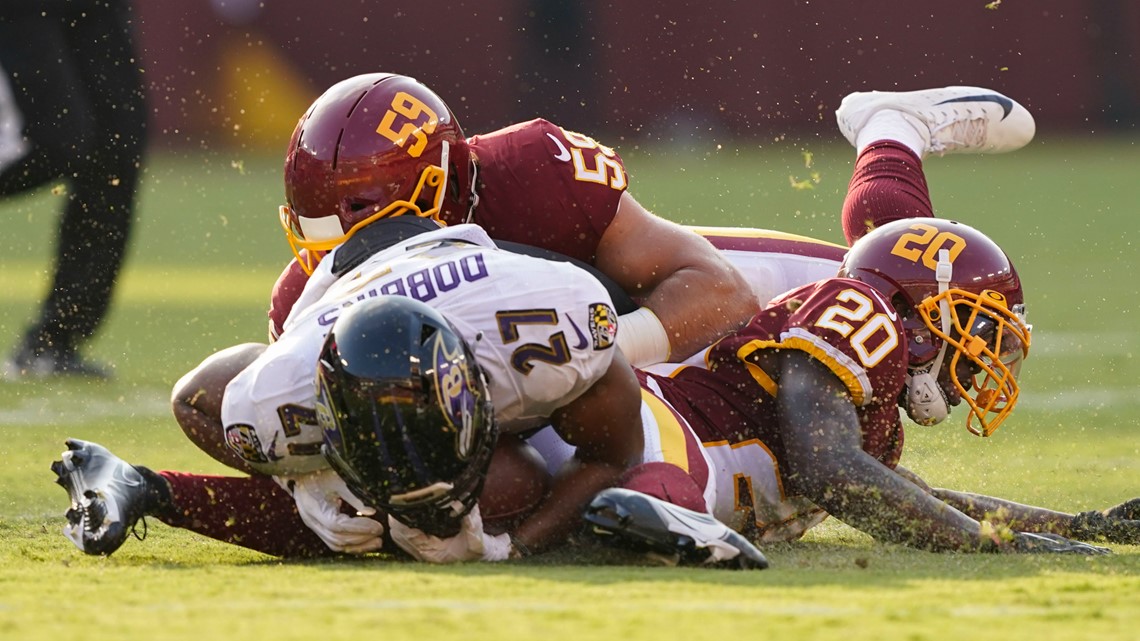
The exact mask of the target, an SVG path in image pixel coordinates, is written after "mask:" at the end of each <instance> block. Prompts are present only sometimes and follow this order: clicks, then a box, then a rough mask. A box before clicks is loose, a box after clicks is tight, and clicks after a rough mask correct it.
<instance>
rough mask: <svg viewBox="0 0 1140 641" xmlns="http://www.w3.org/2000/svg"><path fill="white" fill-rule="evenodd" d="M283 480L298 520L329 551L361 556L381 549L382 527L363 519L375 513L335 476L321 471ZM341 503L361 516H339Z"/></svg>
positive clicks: (341, 514)
mask: <svg viewBox="0 0 1140 641" xmlns="http://www.w3.org/2000/svg"><path fill="white" fill-rule="evenodd" d="M283 480H284V482H285V486H286V487H287V488H288V489H289V490H290V491H291V492H292V493H293V501H294V502H295V503H296V504H297V512H298V513H299V514H300V515H301V520H302V521H304V522H305V525H307V526H309V529H310V530H312V531H313V532H316V534H317V536H319V537H321V540H322V541H324V542H325V545H327V546H329V549H330V550H333V551H334V552H348V553H349V554H364V553H366V552H375V551H377V550H379V549H380V548H381V546H383V545H384V538H383V537H384V524H383V523H381V522H380V521H377V520H376V519H373V518H369V517H368V516H366V515H369V514H375V512H376V511H375V510H373V509H371V508H368V507H365V506H364V504H363V503H362V502H361V501H360V499H358V498H356V496H355V495H354V494H353V493H352V492H351V491H349V489H348V487H346V486H345V484H344V481H343V480H341V478H340V477H339V476H337V474H336V472H334V471H332V470H331V469H325V470H320V471H318V472H312V473H310V474H305V475H304V476H298V477H293V478H289V479H283ZM345 503H347V504H349V505H351V506H352V507H354V508H355V509H356V510H357V513H358V514H360V515H361V516H350V515H348V514H345V513H344V512H342V511H341V506H342V505H344V504H345Z"/></svg>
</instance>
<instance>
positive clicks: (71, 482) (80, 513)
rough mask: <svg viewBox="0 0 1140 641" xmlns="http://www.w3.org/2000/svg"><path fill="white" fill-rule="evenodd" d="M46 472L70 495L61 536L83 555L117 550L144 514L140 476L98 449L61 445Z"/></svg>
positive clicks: (79, 443) (143, 481) (81, 444)
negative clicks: (84, 553) (62, 451)
mask: <svg viewBox="0 0 1140 641" xmlns="http://www.w3.org/2000/svg"><path fill="white" fill-rule="evenodd" d="M51 471H53V472H55V473H56V475H57V477H58V478H56V481H55V482H56V483H58V484H59V485H61V486H63V489H65V490H67V493H68V495H70V496H71V508H70V509H69V510H67V525H65V526H64V527H63V534H64V536H66V537H67V538H68V539H70V540H71V542H72V543H74V544H75V546H76V547H78V548H79V549H80V550H83V551H84V552H86V553H87V554H111V553H112V552H114V551H115V550H118V549H119V547H120V546H121V545H122V544H123V542H124V541H126V540H127V535H128V534H130V533H131V532H132V531H133V530H134V527H135V523H137V522H138V520H139V519H140V518H142V517H143V514H144V512H145V508H146V502H147V482H146V479H145V478H144V477H143V475H142V474H141V473H140V472H139V471H138V470H136V469H135V468H134V467H133V466H131V465H130V464H128V463H127V462H126V461H124V460H123V459H121V458H119V457H117V456H115V455H114V454H112V453H111V452H110V451H109V450H107V448H105V447H103V446H102V445H97V444H95V443H89V442H87V441H80V440H78V439H68V440H67V451H66V452H64V453H63V455H62V457H61V460H59V461H55V462H54V463H52V464H51ZM136 536H137V535H136ZM139 538H142V537H139Z"/></svg>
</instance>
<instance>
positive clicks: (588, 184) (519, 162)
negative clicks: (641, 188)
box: [269, 119, 628, 338]
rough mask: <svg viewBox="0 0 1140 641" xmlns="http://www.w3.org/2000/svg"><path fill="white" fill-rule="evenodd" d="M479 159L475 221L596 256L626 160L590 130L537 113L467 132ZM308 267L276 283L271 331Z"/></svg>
mask: <svg viewBox="0 0 1140 641" xmlns="http://www.w3.org/2000/svg"><path fill="white" fill-rule="evenodd" d="M467 142H468V144H469V145H470V148H471V151H472V153H473V154H474V156H475V160H476V163H477V166H478V170H477V173H476V181H477V186H476V190H475V193H476V194H478V197H479V204H478V205H477V206H476V207H475V210H474V213H473V219H472V220H471V221H466V220H462V219H461V218H458V217H457V218H454V219H452V218H448V217H446V216H447V214H446V213H444V214H443V215H444V216H445V218H444V222H446V223H448V224H450V225H455V224H458V223H463V222H473V223H475V224H477V225H480V226H481V227H483V228H484V229H486V230H487V233H488V234H489V235H490V236H491V237H492V238H494V239H496V240H506V241H512V242H517V243H525V244H527V245H533V246H535V247H540V248H543V249H549V250H552V251H556V252H558V253H560V254H563V255H566V256H570V257H571V258H577V259H578V260H581V261H584V262H586V263H589V264H593V263H594V258H595V254H596V253H597V248H598V242H599V241H600V240H601V238H602V234H603V233H605V231H606V228H607V227H609V225H610V223H611V222H612V221H613V219H614V215H615V214H617V206H618V201H619V200H620V199H621V195H622V192H624V191H625V190H626V186H627V184H628V178H627V176H626V173H625V165H624V164H623V163H622V160H621V158H620V157H619V156H618V155H617V153H616V152H614V150H613V149H610V148H609V147H606V146H605V145H601V144H599V143H598V142H596V141H595V140H593V139H592V138H590V137H588V136H584V135H582V134H579V133H575V132H573V131H566V130H564V129H562V128H561V127H558V126H556V125H554V124H551V123H550V122H547V121H546V120H542V119H536V120H531V121H529V122H524V123H519V124H516V125H511V126H510V127H506V128H504V129H500V130H498V131H494V132H491V133H489V134H481V135H477V136H473V137H471V138H470V139H468V141H467ZM307 279H308V275H307V274H305V272H304V270H302V269H301V266H300V265H299V264H298V263H297V261H296V260H293V261H292V262H291V263H290V264H289V265H288V266H286V268H285V270H284V271H283V272H282V273H281V275H280V276H279V277H278V278H277V283H276V284H275V285H274V287H273V292H272V293H271V296H270V305H269V334H270V336H271V337H273V338H276V337H277V336H279V335H280V333H281V327H282V326H283V325H284V323H285V319H286V318H287V317H288V316H289V311H290V310H291V309H292V308H293V303H295V302H296V300H297V296H299V295H300V294H301V290H302V289H304V286H305V281H306V280H307Z"/></svg>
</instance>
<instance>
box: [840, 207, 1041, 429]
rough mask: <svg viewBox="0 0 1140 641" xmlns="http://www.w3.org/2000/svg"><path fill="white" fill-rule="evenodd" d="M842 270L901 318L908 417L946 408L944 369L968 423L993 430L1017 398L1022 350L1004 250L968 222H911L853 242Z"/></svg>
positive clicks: (1018, 300)
mask: <svg viewBox="0 0 1140 641" xmlns="http://www.w3.org/2000/svg"><path fill="white" fill-rule="evenodd" d="M839 276H841V277H844V278H852V279H855V280H859V281H862V282H864V283H867V284H868V285H870V286H872V287H874V288H875V289H876V290H877V291H879V292H880V293H882V294H883V295H884V296H885V297H886V299H887V301H889V302H890V303H891V304H892V305H893V306H894V308H895V309H896V310H897V311H898V312H899V314H900V315H901V316H902V323H903V328H904V330H905V332H906V341H907V347H908V349H909V356H910V364H909V367H908V376H907V390H906V392H905V395H906V398H904V399H902V404H903V406H904V407H905V408H906V410H907V413H908V414H909V415H910V417H911V418H912V419H913V420H915V422H917V423H920V424H925V425H932V424H934V423H937V422H939V421H941V420H942V419H944V418H946V415H947V414H949V402H948V400H947V397H946V394H945V392H944V391H943V389H942V386H940V385H939V384H938V378H939V376H940V375H941V377H942V380H944V381H946V380H948V381H949V382H951V383H952V384H953V385H954V387H955V388H956V389H957V391H958V393H959V394H960V395H961V397H962V399H963V400H965V401H966V402H967V403H968V404H969V406H970V415H969V417H968V418H967V420H966V427H967V428H968V429H969V430H970V431H971V432H973V433H975V434H980V435H983V436H989V435H990V434H992V433H993V432H994V430H996V429H997V427H998V425H1000V424H1001V422H1002V421H1003V420H1005V418H1006V416H1008V415H1009V413H1010V411H1012V410H1013V407H1014V405H1015V404H1016V402H1017V397H1018V394H1019V387H1018V384H1017V375H1018V373H1019V371H1020V369H1021V361H1022V360H1023V359H1024V358H1025V357H1026V356H1027V355H1028V353H1029V337H1030V326H1029V325H1028V324H1026V322H1025V297H1024V294H1023V293H1022V290H1021V280H1020V279H1019V278H1018V276H1017V271H1016V270H1015V269H1014V267H1013V263H1012V262H1010V260H1009V257H1008V256H1007V255H1006V254H1005V252H1004V251H1002V249H1001V248H1000V247H998V245H997V244H996V243H995V242H994V241H992V240H990V238H988V237H987V236H986V235H985V234H983V233H982V232H980V231H978V230H976V229H974V228H973V227H970V226H968V225H964V224H962V223H958V222H954V221H950V220H944V219H938V218H908V219H903V220H896V221H894V222H891V223H888V224H886V225H883V226H881V227H879V228H877V229H875V230H874V231H872V232H870V233H869V234H867V235H866V236H864V237H862V238H860V239H859V240H858V241H856V242H855V244H854V245H852V246H851V249H850V250H849V251H848V252H847V256H846V257H845V258H844V260H843V265H842V266H841V267H840V270H839ZM975 421H977V424H978V425H977V426H975V424H974V423H975Z"/></svg>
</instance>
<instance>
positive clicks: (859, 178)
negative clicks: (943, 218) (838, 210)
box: [843, 140, 934, 245]
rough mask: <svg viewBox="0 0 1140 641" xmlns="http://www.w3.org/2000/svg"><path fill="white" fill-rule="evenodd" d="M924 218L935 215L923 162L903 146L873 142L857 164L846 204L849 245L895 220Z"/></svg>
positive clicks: (886, 141)
mask: <svg viewBox="0 0 1140 641" xmlns="http://www.w3.org/2000/svg"><path fill="white" fill-rule="evenodd" d="M920 216H922V217H927V218H929V217H933V216H934V208H933V206H932V205H931V204H930V189H929V188H928V187H927V186H926V176H925V175H924V174H923V173H922V160H920V159H919V157H918V156H916V155H914V152H913V151H911V150H910V149H909V148H908V147H906V146H905V145H903V144H902V143H899V142H895V141H893V140H880V141H878V142H874V143H871V144H870V145H869V146H868V147H867V148H866V149H864V150H863V153H861V154H859V158H858V159H856V161H855V171H854V173H853V174H852V176H851V182H850V183H849V184H848V185H847V198H846V199H845V200H844V201H843V235H844V236H846V237H847V244H848V245H850V244H851V243H854V242H855V241H856V240H858V239H859V238H860V237H862V236H863V235H864V234H866V233H867V232H868V231H870V230H872V229H874V228H876V227H879V226H881V225H884V224H886V223H889V222H891V221H892V220H898V219H900V218H915V217H920Z"/></svg>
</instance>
